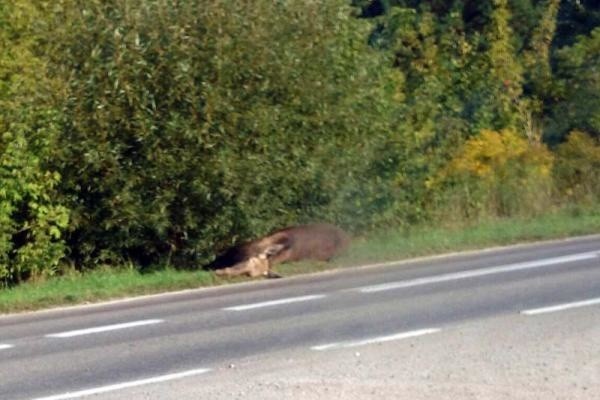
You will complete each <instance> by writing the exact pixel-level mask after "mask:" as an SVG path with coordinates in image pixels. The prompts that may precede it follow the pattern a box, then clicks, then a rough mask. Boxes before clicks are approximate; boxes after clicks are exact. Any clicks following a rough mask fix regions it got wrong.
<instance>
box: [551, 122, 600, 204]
mask: <svg viewBox="0 0 600 400" xmlns="http://www.w3.org/2000/svg"><path fill="white" fill-rule="evenodd" d="M554 175H555V178H556V183H557V188H558V190H559V192H560V195H561V196H562V197H563V198H564V199H566V200H567V201H568V202H570V203H573V202H584V203H595V202H597V201H598V200H599V199H600V143H599V142H598V140H595V139H593V138H592V137H590V136H589V135H587V134H586V133H584V132H580V131H573V132H571V133H570V134H569V136H568V138H567V141H566V142H565V143H562V144H561V145H559V146H558V148H557V150H556V163H555V165H554Z"/></svg>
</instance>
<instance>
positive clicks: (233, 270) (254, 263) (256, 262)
mask: <svg viewBox="0 0 600 400" xmlns="http://www.w3.org/2000/svg"><path fill="white" fill-rule="evenodd" d="M270 267H271V266H270V263H269V258H268V257H267V255H266V254H260V255H258V256H256V257H250V258H249V259H248V260H246V261H242V262H241V263H237V264H235V265H234V266H233V267H228V268H222V269H218V270H217V271H215V273H216V274H217V275H219V276H227V277H232V276H241V275H247V276H249V277H250V278H258V277H259V276H268V275H269V270H270Z"/></svg>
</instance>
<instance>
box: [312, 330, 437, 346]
mask: <svg viewBox="0 0 600 400" xmlns="http://www.w3.org/2000/svg"><path fill="white" fill-rule="evenodd" d="M439 331H441V329H440V328H429V329H419V330H416V331H409V332H401V333H396V334H393V335H386V336H378V337H374V338H369V339H360V340H353V341H347V342H338V343H329V344H322V345H319V346H313V347H311V350H316V351H324V350H332V349H344V348H350V347H358V346H365V345H368V344H376V343H384V342H391V341H393V340H402V339H409V338H413V337H417V336H423V335H429V334H432V333H437V332H439Z"/></svg>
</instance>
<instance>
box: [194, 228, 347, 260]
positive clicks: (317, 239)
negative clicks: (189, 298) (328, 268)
mask: <svg viewBox="0 0 600 400" xmlns="http://www.w3.org/2000/svg"><path fill="white" fill-rule="evenodd" d="M348 243H349V238H348V235H346V233H344V231H342V230H341V229H340V228H338V227H336V226H333V225H330V224H310V225H300V226H293V227H289V228H285V229H281V230H278V231H275V232H273V233H271V234H270V235H267V236H265V237H262V238H259V239H256V240H253V241H251V242H247V243H243V244H241V245H238V246H234V247H232V248H229V249H228V250H226V251H225V252H224V253H222V254H221V255H219V256H218V257H217V258H216V259H215V260H214V261H213V262H212V263H211V264H209V265H207V266H206V267H205V269H212V270H216V269H222V268H232V267H234V266H236V265H237V264H240V263H245V262H247V261H249V260H250V259H252V258H253V257H259V256H260V255H261V254H265V255H266V257H267V259H268V261H269V268H270V267H271V266H273V265H275V264H278V263H284V262H287V261H300V260H319V261H329V260H330V259H331V258H333V257H334V256H335V255H337V254H338V253H339V252H340V251H341V250H343V249H344V248H345V247H346V246H347V245H348ZM240 268H242V267H240Z"/></svg>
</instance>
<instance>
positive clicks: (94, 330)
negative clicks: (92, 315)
mask: <svg viewBox="0 0 600 400" xmlns="http://www.w3.org/2000/svg"><path fill="white" fill-rule="evenodd" d="M162 322H164V320H162V319H145V320H141V321H133V322H125V323H122V324H114V325H104V326H95V327H92V328H86V329H78V330H74V331H67V332H60V333H51V334H49V335H46V337H49V338H70V337H73V336H81V335H91V334H94V333H101V332H108V331H115V330H119V329H129V328H135V327H138V326H145V325H153V324H160V323H162Z"/></svg>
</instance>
